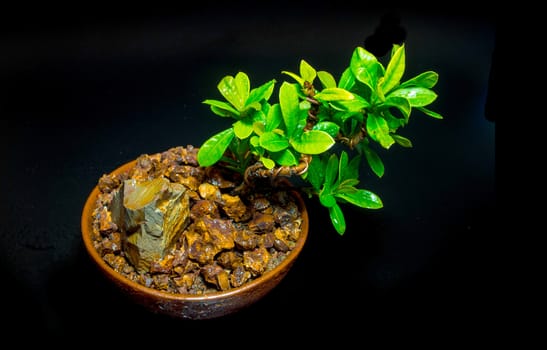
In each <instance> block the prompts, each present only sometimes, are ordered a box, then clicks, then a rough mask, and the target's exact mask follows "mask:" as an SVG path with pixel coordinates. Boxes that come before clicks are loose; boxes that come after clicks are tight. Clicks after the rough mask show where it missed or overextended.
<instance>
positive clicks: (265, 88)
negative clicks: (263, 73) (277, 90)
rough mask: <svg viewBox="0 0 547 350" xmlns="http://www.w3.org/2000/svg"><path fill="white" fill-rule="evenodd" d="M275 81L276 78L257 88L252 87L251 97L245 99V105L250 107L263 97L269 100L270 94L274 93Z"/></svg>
mask: <svg viewBox="0 0 547 350" xmlns="http://www.w3.org/2000/svg"><path fill="white" fill-rule="evenodd" d="M275 83H276V81H275V79H272V80H270V81H268V82H267V83H264V84H262V85H261V86H259V87H257V88H255V89H252V90H251V93H250V94H249V97H248V98H247V101H245V107H248V106H249V105H251V104H253V103H255V102H260V101H262V100H263V99H264V100H266V101H267V100H269V99H270V96H271V95H272V93H273V90H274V85H275Z"/></svg>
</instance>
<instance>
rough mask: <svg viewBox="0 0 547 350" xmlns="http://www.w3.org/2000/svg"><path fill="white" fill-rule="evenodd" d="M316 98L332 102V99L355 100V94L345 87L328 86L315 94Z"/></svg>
mask: <svg viewBox="0 0 547 350" xmlns="http://www.w3.org/2000/svg"><path fill="white" fill-rule="evenodd" d="M314 97H315V99H317V100H318V101H324V102H330V101H348V100H353V99H354V98H355V97H354V96H353V94H352V93H351V92H349V91H347V90H345V89H341V88H336V87H334V88H326V89H323V90H322V91H320V92H318V93H317V94H315V96H314Z"/></svg>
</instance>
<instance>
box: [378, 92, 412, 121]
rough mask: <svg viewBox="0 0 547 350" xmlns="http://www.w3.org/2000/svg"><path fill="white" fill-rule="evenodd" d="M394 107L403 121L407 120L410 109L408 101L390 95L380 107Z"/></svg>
mask: <svg viewBox="0 0 547 350" xmlns="http://www.w3.org/2000/svg"><path fill="white" fill-rule="evenodd" d="M384 106H387V107H394V108H397V109H398V110H399V111H400V112H401V114H402V115H403V117H404V118H405V119H408V117H409V116H410V112H411V110H412V108H411V107H410V101H408V100H407V99H406V98H404V97H399V96H393V95H390V96H388V97H387V98H386V100H385V101H384V103H382V105H381V107H384Z"/></svg>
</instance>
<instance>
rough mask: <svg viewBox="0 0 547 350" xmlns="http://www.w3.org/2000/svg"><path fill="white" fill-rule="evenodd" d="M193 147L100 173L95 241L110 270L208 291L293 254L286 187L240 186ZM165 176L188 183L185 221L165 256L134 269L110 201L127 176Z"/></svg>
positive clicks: (293, 221)
mask: <svg viewBox="0 0 547 350" xmlns="http://www.w3.org/2000/svg"><path fill="white" fill-rule="evenodd" d="M197 151H198V149H197V148H196V147H193V146H192V145H188V146H186V147H182V146H180V147H174V148H171V149H169V150H167V151H165V152H161V153H156V154H151V155H148V154H144V155H141V156H140V157H138V158H137V159H136V164H135V166H134V167H133V168H132V169H131V170H130V171H128V172H125V173H121V174H116V173H115V172H113V173H110V174H105V175H103V176H102V177H101V178H100V179H99V181H98V188H99V190H100V194H99V196H98V198H97V201H96V205H95V209H94V212H93V236H94V237H93V241H94V246H95V248H96V249H97V251H98V252H99V253H100V254H101V256H102V257H103V259H104V261H105V262H106V263H107V264H108V265H109V266H111V267H112V268H113V269H114V270H115V271H117V272H119V273H120V274H122V275H124V276H125V277H127V278H128V279H130V280H133V281H135V282H137V283H139V284H142V285H144V286H147V287H150V288H155V289H158V290H163V291H167V292H171V293H179V294H197V295H199V294H205V293H211V292H218V291H224V290H229V289H232V288H237V287H240V286H243V285H244V284H245V283H247V282H249V281H252V280H254V279H256V278H257V277H259V276H261V275H262V274H264V273H265V272H267V271H270V270H271V269H273V268H274V267H276V266H277V265H278V264H279V263H280V262H281V261H283V260H284V259H285V258H286V257H287V255H288V254H290V253H291V251H292V249H293V248H294V246H295V244H296V241H297V240H298V238H299V236H300V233H301V223H302V216H301V213H300V211H299V208H298V204H297V202H296V201H295V198H294V197H292V196H291V191H290V189H288V188H277V187H276V188H270V187H264V186H261V187H254V188H250V187H249V186H241V185H242V183H243V177H242V176H241V175H240V174H238V173H235V172H232V171H228V170H227V169H226V168H222V167H219V166H213V167H207V168H204V167H200V166H199V165H198V162H197ZM158 177H165V178H167V179H169V180H170V181H171V182H175V183H179V184H182V185H184V186H185V187H186V188H187V191H188V193H189V198H190V214H189V218H188V223H187V225H185V226H184V229H183V230H181V232H180V233H178V234H177V238H176V240H175V241H174V244H172V246H171V247H169V249H168V250H167V253H166V254H164V255H163V256H162V257H158V258H157V259H156V260H154V261H152V263H150V264H149V266H147V268H146V269H145V270H143V269H141V268H139V269H136V268H135V266H133V265H132V264H131V263H130V259H128V248H127V247H128V244H127V237H128V235H129V233H128V232H123V230H122V229H120V227H123V225H121V224H120V223H118V222H115V221H113V220H112V215H111V205H112V199H113V197H114V196H115V195H117V194H119V193H118V192H119V191H120V189H121V188H122V184H123V182H124V181H125V180H127V179H135V180H136V181H148V180H152V179H155V178H158Z"/></svg>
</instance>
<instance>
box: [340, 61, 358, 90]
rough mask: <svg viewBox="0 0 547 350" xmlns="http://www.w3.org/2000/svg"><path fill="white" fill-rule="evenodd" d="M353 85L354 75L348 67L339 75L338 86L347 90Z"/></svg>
mask: <svg viewBox="0 0 547 350" xmlns="http://www.w3.org/2000/svg"><path fill="white" fill-rule="evenodd" d="M354 85H355V75H353V72H352V71H351V68H350V67H348V68H346V69H345V70H344V72H343V73H342V76H341V77H340V81H339V82H338V87H339V88H341V89H346V90H348V91H349V90H351V88H352V87H353V86H354Z"/></svg>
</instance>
